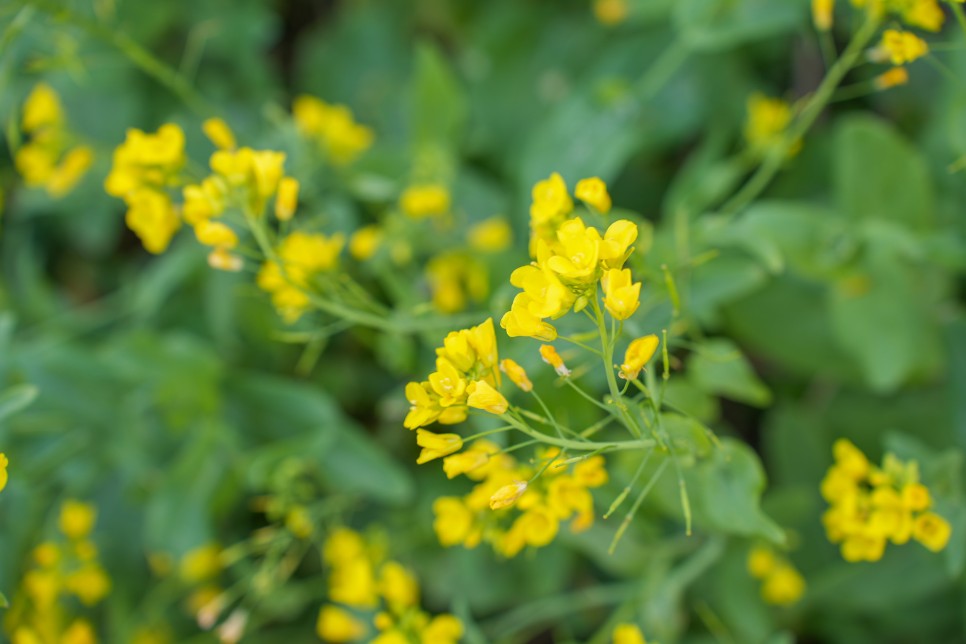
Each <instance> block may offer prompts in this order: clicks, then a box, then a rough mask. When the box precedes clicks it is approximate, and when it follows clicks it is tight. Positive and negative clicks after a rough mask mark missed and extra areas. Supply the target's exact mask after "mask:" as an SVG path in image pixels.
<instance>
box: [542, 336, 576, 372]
mask: <svg viewBox="0 0 966 644" xmlns="http://www.w3.org/2000/svg"><path fill="white" fill-rule="evenodd" d="M540 357H541V358H542V359H543V361H544V362H546V363H547V364H548V365H550V366H551V367H553V370H554V371H556V372H557V375H558V376H561V377H564V378H566V377H567V376H569V375H570V369H568V368H567V365H565V364H564V361H563V358H561V357H560V354H559V353H557V350H556V349H555V348H554V346H553V345H551V344H542V345H540Z"/></svg>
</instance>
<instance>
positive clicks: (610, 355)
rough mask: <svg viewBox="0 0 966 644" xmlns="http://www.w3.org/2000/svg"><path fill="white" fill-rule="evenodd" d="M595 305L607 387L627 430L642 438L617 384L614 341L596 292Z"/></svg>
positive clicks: (593, 300)
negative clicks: (608, 332)
mask: <svg viewBox="0 0 966 644" xmlns="http://www.w3.org/2000/svg"><path fill="white" fill-rule="evenodd" d="M591 301H592V302H593V305H594V316H595V318H596V322H597V330H598V331H599V332H600V346H601V349H602V350H603V356H602V358H603V361H604V373H605V374H607V387H608V388H609V389H610V396H611V399H612V401H613V403H614V405H615V406H616V407H617V409H618V411H619V413H620V415H621V419H622V420H623V421H624V424H625V425H626V426H627V430H628V431H629V432H630V433H631V434H632V435H633V436H634V437H635V438H640V437H641V436H642V434H643V432H641V428H640V427H638V426H637V421H636V420H634V417H633V416H631V415H630V414H629V413H628V412H627V406H626V405H625V404H624V401H623V399H622V398H621V392H620V387H618V386H617V376H616V375H615V374H614V343H613V342H612V341H611V339H610V338H609V337H608V334H607V322H606V320H605V319H604V313H603V312H602V311H601V310H600V303H599V302H598V301H597V296H596V294H595V295H594V297H593V299H592V300H591Z"/></svg>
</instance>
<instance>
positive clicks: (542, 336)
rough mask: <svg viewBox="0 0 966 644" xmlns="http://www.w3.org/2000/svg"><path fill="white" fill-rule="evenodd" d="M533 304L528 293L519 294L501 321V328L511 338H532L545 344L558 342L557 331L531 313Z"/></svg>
mask: <svg viewBox="0 0 966 644" xmlns="http://www.w3.org/2000/svg"><path fill="white" fill-rule="evenodd" d="M531 302H532V300H531V298H530V296H529V295H527V294H526V293H519V294H517V296H516V297H515V298H513V304H512V305H511V306H510V310H509V311H507V313H506V314H504V316H503V318H502V319H501V320H500V326H501V327H502V328H503V329H505V330H506V334H507V335H508V336H510V337H511V338H518V337H530V338H535V339H537V340H542V341H544V342H552V341H554V340H556V339H557V329H556V328H554V326H553V325H552V324H549V323H547V322H544V321H543V320H542V319H541V318H540V317H538V316H537V315H534V314H533V313H532V312H531V311H530V304H531Z"/></svg>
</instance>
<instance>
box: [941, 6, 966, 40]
mask: <svg viewBox="0 0 966 644" xmlns="http://www.w3.org/2000/svg"><path fill="white" fill-rule="evenodd" d="M946 4H948V5H949V6H950V7H951V8H952V10H953V15H954V16H956V21H957V22H958V23H959V26H960V28H962V30H963V33H964V34H966V12H964V11H963V5H961V4H960V3H959V2H957V1H956V0H946Z"/></svg>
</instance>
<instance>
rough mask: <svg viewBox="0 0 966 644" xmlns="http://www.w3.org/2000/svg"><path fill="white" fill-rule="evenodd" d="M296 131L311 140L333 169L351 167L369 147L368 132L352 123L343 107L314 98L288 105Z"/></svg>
mask: <svg viewBox="0 0 966 644" xmlns="http://www.w3.org/2000/svg"><path fill="white" fill-rule="evenodd" d="M292 116H293V117H294V119H295V125H296V127H298V129H299V131H300V132H301V133H302V134H303V135H305V136H306V137H309V138H311V139H312V140H314V141H315V142H317V143H318V145H319V146H320V147H321V148H322V149H323V150H324V151H325V153H326V156H327V157H328V158H329V160H330V161H331V162H332V163H334V164H336V165H347V164H349V163H352V162H353V161H354V160H355V159H356V158H357V157H358V156H359V155H360V154H362V153H363V152H365V151H366V150H368V149H369V147H370V146H371V145H372V142H373V139H374V138H375V134H374V133H373V131H372V129H371V128H369V127H366V126H365V125H360V124H359V123H356V121H355V118H354V117H353V116H352V111H351V110H350V109H349V108H348V107H346V106H345V105H330V104H328V103H326V102H325V101H323V100H321V99H318V98H315V97H314V96H305V95H303V96H299V97H298V98H296V99H295V103H294V104H293V105H292Z"/></svg>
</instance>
